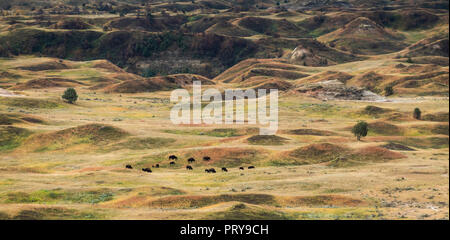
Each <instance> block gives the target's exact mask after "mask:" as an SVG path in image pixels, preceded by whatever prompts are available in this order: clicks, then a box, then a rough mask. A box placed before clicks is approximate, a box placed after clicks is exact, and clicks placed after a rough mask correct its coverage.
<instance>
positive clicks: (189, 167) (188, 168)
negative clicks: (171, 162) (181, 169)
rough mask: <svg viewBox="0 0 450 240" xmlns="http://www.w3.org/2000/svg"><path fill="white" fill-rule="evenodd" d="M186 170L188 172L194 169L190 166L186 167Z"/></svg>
mask: <svg viewBox="0 0 450 240" xmlns="http://www.w3.org/2000/svg"><path fill="white" fill-rule="evenodd" d="M186 169H187V170H194V168H192V166H189V165H187V166H186Z"/></svg>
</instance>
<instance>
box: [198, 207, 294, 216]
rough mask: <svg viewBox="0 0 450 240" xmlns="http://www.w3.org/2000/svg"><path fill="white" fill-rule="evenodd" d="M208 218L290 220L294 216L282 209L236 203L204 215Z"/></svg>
mask: <svg viewBox="0 0 450 240" xmlns="http://www.w3.org/2000/svg"><path fill="white" fill-rule="evenodd" d="M204 219H206V220H290V219H294V217H293V216H291V215H289V214H286V213H284V212H282V211H276V210H268V209H263V208H260V207H253V206H252V207H250V206H247V205H245V204H242V203H241V204H236V205H234V206H232V207H231V208H230V209H228V210H226V211H222V212H215V213H211V214H208V215H207V216H205V217H204Z"/></svg>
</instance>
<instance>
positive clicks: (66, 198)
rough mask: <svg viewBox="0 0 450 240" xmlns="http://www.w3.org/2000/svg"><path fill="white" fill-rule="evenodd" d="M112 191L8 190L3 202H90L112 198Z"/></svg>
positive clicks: (94, 202)
mask: <svg viewBox="0 0 450 240" xmlns="http://www.w3.org/2000/svg"><path fill="white" fill-rule="evenodd" d="M113 197H114V193H113V192H112V191H109V190H107V189H100V190H90V191H64V190H60V189H56V190H39V191H35V192H32V193H25V192H10V193H7V194H6V196H4V197H3V198H4V199H5V200H4V202H5V203H90V204H96V203H101V202H107V201H110V200H112V199H113Z"/></svg>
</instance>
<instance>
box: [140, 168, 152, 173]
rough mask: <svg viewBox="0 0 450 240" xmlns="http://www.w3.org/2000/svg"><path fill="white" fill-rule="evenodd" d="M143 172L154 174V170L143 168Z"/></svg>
mask: <svg viewBox="0 0 450 240" xmlns="http://www.w3.org/2000/svg"><path fill="white" fill-rule="evenodd" d="M142 171H144V172H148V173H151V172H152V170H151V169H150V168H143V169H142Z"/></svg>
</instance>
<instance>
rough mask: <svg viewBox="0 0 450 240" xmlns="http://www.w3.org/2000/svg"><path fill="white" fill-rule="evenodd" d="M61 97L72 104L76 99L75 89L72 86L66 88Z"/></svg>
mask: <svg viewBox="0 0 450 240" xmlns="http://www.w3.org/2000/svg"><path fill="white" fill-rule="evenodd" d="M62 98H63V99H64V100H66V101H67V102H68V103H70V104H73V103H75V102H76V101H77V100H78V94H77V91H75V89H73V88H68V89H66V91H65V92H64V94H63V95H62Z"/></svg>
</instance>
